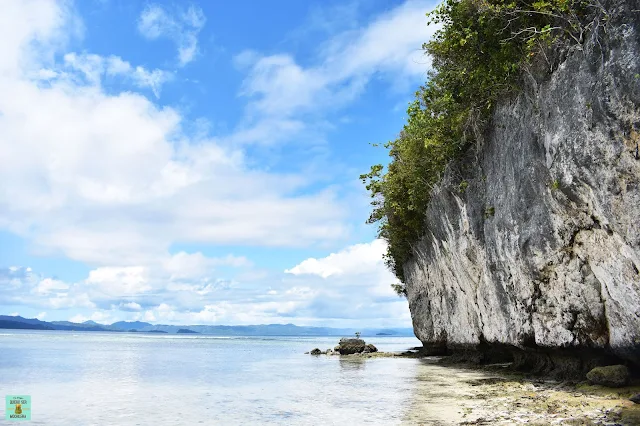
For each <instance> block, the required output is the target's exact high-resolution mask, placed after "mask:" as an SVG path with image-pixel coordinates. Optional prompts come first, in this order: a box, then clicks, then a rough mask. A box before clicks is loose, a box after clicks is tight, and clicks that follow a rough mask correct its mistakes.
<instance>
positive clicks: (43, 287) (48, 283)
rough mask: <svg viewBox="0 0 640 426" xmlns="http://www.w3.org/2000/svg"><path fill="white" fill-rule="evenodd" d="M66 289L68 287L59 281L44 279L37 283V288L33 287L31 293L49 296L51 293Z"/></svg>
mask: <svg viewBox="0 0 640 426" xmlns="http://www.w3.org/2000/svg"><path fill="white" fill-rule="evenodd" d="M68 289H69V285H67V284H65V283H64V282H62V281H60V280H54V279H51V278H45V279H43V280H41V281H40V282H39V283H38V286H37V287H35V288H34V289H33V290H32V292H34V293H38V294H41V295H49V294H51V293H56V292H58V291H64V290H68Z"/></svg>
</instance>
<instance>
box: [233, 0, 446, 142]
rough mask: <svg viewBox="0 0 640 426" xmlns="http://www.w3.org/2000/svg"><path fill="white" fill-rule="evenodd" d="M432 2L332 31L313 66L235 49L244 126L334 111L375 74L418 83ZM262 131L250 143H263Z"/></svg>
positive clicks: (425, 61) (406, 83) (281, 56)
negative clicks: (245, 72) (241, 71)
mask: <svg viewBox="0 0 640 426" xmlns="http://www.w3.org/2000/svg"><path fill="white" fill-rule="evenodd" d="M434 6H435V3H434V2H426V1H407V2H406V3H404V4H402V5H401V6H398V7H396V8H395V9H392V10H390V11H388V12H386V13H383V14H381V15H379V16H378V17H377V18H376V19H375V20H373V21H372V22H371V23H369V25H367V26H366V27H363V28H361V29H357V30H348V31H344V32H342V33H338V34H334V35H333V37H332V38H330V39H329V40H328V41H327V42H325V43H324V44H322V45H321V49H320V53H319V55H318V57H317V60H316V64H315V65H310V66H303V65H301V64H299V63H298V62H297V61H296V59H295V58H294V57H293V56H291V55H290V54H286V53H280V54H273V55H269V56H263V55H260V53H259V52H256V51H255V50H245V51H243V52H241V53H239V54H238V55H237V56H236V57H235V58H234V63H235V65H236V66H237V67H238V68H240V69H247V68H248V69H249V72H248V75H247V77H246V78H245V80H244V83H243V88H242V91H241V94H242V95H244V96H246V97H248V98H249V99H250V103H249V106H248V111H247V119H248V121H249V122H250V123H252V125H251V126H248V127H249V128H256V129H258V128H264V127H265V125H266V124H265V123H270V122H272V121H273V120H274V117H277V120H278V121H282V120H285V119H287V120H293V121H296V120H295V119H296V117H302V116H305V115H306V114H310V113H315V114H317V113H318V112H321V111H325V110H331V111H335V110H336V109H337V108H340V107H341V106H344V105H346V104H347V103H348V102H351V101H353V100H354V98H355V97H357V96H358V95H359V94H361V93H362V91H363V90H364V88H365V87H366V86H367V84H368V83H369V81H371V80H372V78H373V77H374V76H377V75H380V76H387V77H389V79H390V80H391V82H392V83H391V84H392V86H402V87H403V88H404V89H407V88H409V87H412V86H413V85H414V84H416V83H417V82H422V81H424V79H425V76H426V72H427V70H428V69H429V67H430V62H429V59H428V57H426V56H425V55H424V53H423V51H422V50H421V46H422V43H424V42H425V41H427V40H428V39H429V38H430V37H431V35H432V34H433V33H434V32H435V31H436V29H437V27H436V26H428V25H427V18H426V17H425V13H426V12H428V11H429V10H430V9H432V8H433V7H434ZM264 133H265V132H262V137H261V138H253V139H251V140H250V141H251V142H253V143H256V142H258V143H265V142H268V141H269V140H270V138H269V137H268V136H264Z"/></svg>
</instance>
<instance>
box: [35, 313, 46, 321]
mask: <svg viewBox="0 0 640 426" xmlns="http://www.w3.org/2000/svg"><path fill="white" fill-rule="evenodd" d="M46 316H47V313H46V312H40V313H39V314H38V315H36V318H37V319H39V320H40V321H43V320H44V319H45V317H46Z"/></svg>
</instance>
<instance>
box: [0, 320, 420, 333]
mask: <svg viewBox="0 0 640 426" xmlns="http://www.w3.org/2000/svg"><path fill="white" fill-rule="evenodd" d="M0 328H5V329H29V330H68V331H110V332H120V333H123V332H143V333H144V332H146V333H170V334H178V333H179V334H189V333H194V334H195V333H198V334H210V335H216V336H352V335H353V334H354V333H355V332H356V331H360V332H362V336H376V335H377V336H413V329H411V328H394V329H387V328H365V329H357V328H331V327H298V326H297V325H294V324H262V325H180V326H177V325H164V324H150V323H148V322H141V321H118V322H114V323H113V324H110V325H107V324H98V323H97V322H94V321H85V322H83V323H75V322H69V321H51V322H47V321H40V320H38V319H36V318H31V319H30V318H23V317H19V316H8V315H0Z"/></svg>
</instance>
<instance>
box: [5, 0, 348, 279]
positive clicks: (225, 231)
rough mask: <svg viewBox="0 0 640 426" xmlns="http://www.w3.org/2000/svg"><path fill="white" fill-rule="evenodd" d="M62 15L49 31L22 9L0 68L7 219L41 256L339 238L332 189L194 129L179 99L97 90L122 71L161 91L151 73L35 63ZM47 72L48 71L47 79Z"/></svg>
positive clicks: (69, 60) (109, 60) (129, 261)
mask: <svg viewBox="0 0 640 426" xmlns="http://www.w3.org/2000/svg"><path fill="white" fill-rule="evenodd" d="M17 4H18V5H20V4H23V3H20V2H19V3H17ZM24 4H25V5H26V4H31V3H24ZM41 4H42V5H43V8H44V9H47V8H48V7H50V5H52V4H54V3H52V2H48V1H43V2H42V3H41ZM12 5H15V4H14V3H12ZM9 11H11V9H9ZM66 12H68V11H65V10H57V12H56V13H52V14H51V16H53V17H55V18H56V19H53V18H51V22H49V23H48V24H49V25H48V26H46V25H44V24H41V25H42V26H43V28H40V27H39V26H35V27H33V26H31V25H32V23H31V21H29V20H25V21H24V22H22V25H24V26H25V27H26V28H31V31H25V30H24V29H21V31H22V32H21V34H22V37H23V39H21V40H16V41H15V42H16V43H18V45H19V46H20V48H10V49H9V48H6V47H5V48H4V50H5V51H6V52H9V53H11V54H12V55H13V56H12V57H10V56H9V57H3V58H2V61H3V64H5V68H10V69H12V70H21V71H22V72H16V73H5V74H0V90H2V93H3V94H4V96H3V97H2V98H0V158H2V163H3V167H2V168H0V181H2V182H3V183H4V185H2V186H1V187H0V227H1V228H3V229H6V230H9V231H10V232H13V233H15V234H18V235H20V236H22V237H24V238H27V239H29V240H31V241H32V242H33V243H34V245H35V246H36V248H37V250H38V251H39V252H40V253H41V254H43V255H47V254H56V255H64V256H66V257H69V258H71V259H74V260H79V261H82V262H87V263H90V264H92V265H96V266H105V267H129V266H132V267H135V266H140V265H143V266H144V265H147V264H148V263H149V262H152V261H153V259H159V258H163V257H164V256H165V255H166V253H167V251H168V248H169V247H170V246H171V245H172V244H174V243H176V242H180V243H189V242H197V243H208V244H255V245H271V246H291V245H293V246H297V245H308V244H315V243H324V242H327V241H336V240H340V239H342V238H344V237H345V235H346V232H347V227H346V226H345V223H344V219H345V217H346V214H347V212H346V210H345V209H344V206H343V205H341V203H340V200H339V199H338V196H337V194H336V192H335V191H333V190H323V191H316V192H307V194H306V195H299V194H300V193H302V192H304V190H305V189H306V187H307V185H310V184H312V183H313V181H312V180H311V179H310V177H309V176H303V175H294V174H278V173H269V172H265V171H262V170H259V169H253V168H251V167H250V166H249V165H248V162H247V161H246V158H245V155H244V153H243V152H242V151H239V150H235V149H231V148H228V147H226V146H227V143H226V142H225V141H220V140H218V139H213V138H207V137H203V136H195V137H194V136H193V135H189V134H186V133H185V132H184V131H183V122H184V118H183V117H182V116H181V115H180V114H179V113H178V112H177V111H176V110H174V109H171V108H168V107H165V108H161V107H159V106H157V105H155V104H154V103H152V102H151V101H150V100H149V99H147V98H146V97H144V96H142V95H140V94H138V93H133V92H123V93H119V94H110V93H107V92H105V91H104V90H103V89H102V81H103V79H104V78H106V77H108V76H109V75H118V76H126V77H127V78H131V79H135V78H139V83H140V84H143V85H149V86H150V87H151V88H152V90H155V91H156V92H157V90H159V86H158V85H157V84H159V82H158V83H157V84H156V83H155V82H154V81H156V80H155V77H153V75H154V72H155V71H146V70H145V71H142V70H141V69H140V68H138V67H134V66H132V65H130V64H129V63H128V62H126V61H124V60H122V59H121V58H118V57H113V56H109V57H102V56H97V55H92V54H90V53H85V54H82V55H80V54H75V53H68V52H64V51H63V50H62V51H60V50H58V52H59V53H64V54H63V55H62V57H63V58H64V62H63V63H61V64H56V63H50V62H48V61H45V62H38V61H37V59H38V58H41V56H39V51H37V50H36V51H34V50H33V46H37V45H39V44H50V45H53V46H57V49H62V48H63V47H64V45H63V44H55V43H53V42H51V40H50V39H49V37H53V36H56V35H57V34H60V33H64V29H65V26H64V24H65V20H64V19H61V15H62V16H66V15H64V13H66ZM196 15H197V14H193V16H192V17H191V18H190V19H192V20H193V19H195V18H194V16H196ZM46 16H49V15H46ZM2 19H6V13H4V11H3V17H2ZM16 19H17V18H16ZM25 19H26V18H25ZM43 19H44V18H43ZM67 20H68V19H67ZM39 25H40V24H39ZM45 29H46V31H45ZM12 40H13V38H7V39H2V40H0V45H1V46H4V45H5V44H6V43H9V42H11V41H12ZM34 41H36V42H37V43H36V42H34ZM24 58H28V59H29V60H28V61H27V60H25V59H24ZM43 70H54V71H55V72H57V74H56V77H55V78H54V77H53V71H52V72H51V73H46V72H43ZM56 70H57V71H56ZM43 73H44V75H46V76H47V77H48V78H52V79H51V81H49V82H48V84H46V85H41V84H40V81H41V80H40V77H39V76H42V75H43ZM136 76H138V77H136ZM235 137H237V138H243V137H245V136H243V135H242V134H241V133H240V134H238V135H235Z"/></svg>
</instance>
